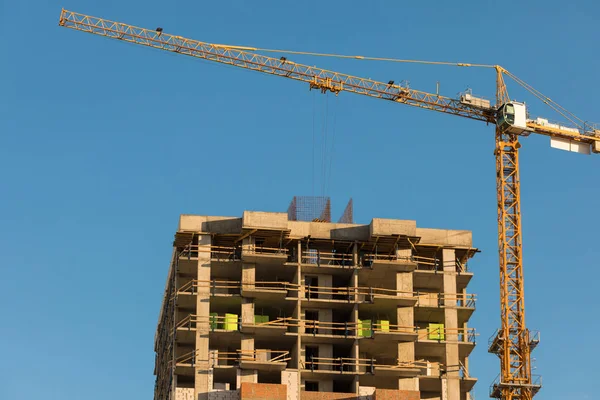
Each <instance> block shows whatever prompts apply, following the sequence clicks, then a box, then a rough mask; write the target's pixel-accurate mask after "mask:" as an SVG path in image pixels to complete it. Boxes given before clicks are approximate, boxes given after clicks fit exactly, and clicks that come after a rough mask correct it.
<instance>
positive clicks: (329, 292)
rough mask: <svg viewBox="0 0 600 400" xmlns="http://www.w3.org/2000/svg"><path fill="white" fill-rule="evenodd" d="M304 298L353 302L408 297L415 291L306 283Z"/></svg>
mask: <svg viewBox="0 0 600 400" xmlns="http://www.w3.org/2000/svg"><path fill="white" fill-rule="evenodd" d="M303 293H304V298H305V299H307V300H343V301H347V302H350V303H353V302H359V303H363V302H370V303H372V302H373V301H374V300H375V299H376V298H389V299H394V298H403V297H404V298H406V297H413V296H414V295H415V292H407V291H401V290H395V289H386V288H377V287H347V286H346V287H329V286H328V287H325V286H311V285H305V286H304V287H303Z"/></svg>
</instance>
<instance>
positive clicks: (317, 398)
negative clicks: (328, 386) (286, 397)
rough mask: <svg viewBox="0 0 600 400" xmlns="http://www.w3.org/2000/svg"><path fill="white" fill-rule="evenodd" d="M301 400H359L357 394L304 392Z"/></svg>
mask: <svg viewBox="0 0 600 400" xmlns="http://www.w3.org/2000/svg"><path fill="white" fill-rule="evenodd" d="M300 400H358V397H357V395H356V393H334V392H305V391H302V392H301V394H300Z"/></svg>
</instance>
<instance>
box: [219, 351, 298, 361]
mask: <svg viewBox="0 0 600 400" xmlns="http://www.w3.org/2000/svg"><path fill="white" fill-rule="evenodd" d="M211 360H212V361H214V362H215V363H216V364H235V363H241V362H244V361H246V362H263V363H283V362H288V361H289V360H291V357H290V352H289V351H284V350H270V349H256V350H237V351H235V352H223V351H212V352H211Z"/></svg>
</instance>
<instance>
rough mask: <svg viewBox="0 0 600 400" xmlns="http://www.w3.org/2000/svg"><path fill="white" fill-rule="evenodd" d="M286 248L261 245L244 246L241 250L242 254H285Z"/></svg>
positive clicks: (287, 251) (286, 252)
mask: <svg viewBox="0 0 600 400" xmlns="http://www.w3.org/2000/svg"><path fill="white" fill-rule="evenodd" d="M288 253H289V250H288V249H285V248H280V247H262V246H252V245H251V246H246V247H244V248H243V250H242V254H264V255H282V256H287V255H288Z"/></svg>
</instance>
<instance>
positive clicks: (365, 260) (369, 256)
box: [359, 253, 415, 268]
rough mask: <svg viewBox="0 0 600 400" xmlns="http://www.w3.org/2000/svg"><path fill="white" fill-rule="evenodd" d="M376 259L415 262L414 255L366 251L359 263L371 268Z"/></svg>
mask: <svg viewBox="0 0 600 400" xmlns="http://www.w3.org/2000/svg"><path fill="white" fill-rule="evenodd" d="M376 261H390V262H406V263H409V262H414V261H415V260H414V258H413V256H404V255H397V254H377V253H365V254H362V255H361V257H360V259H359V264H360V266H362V267H365V268H370V267H371V266H373V263H374V262H376Z"/></svg>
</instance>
